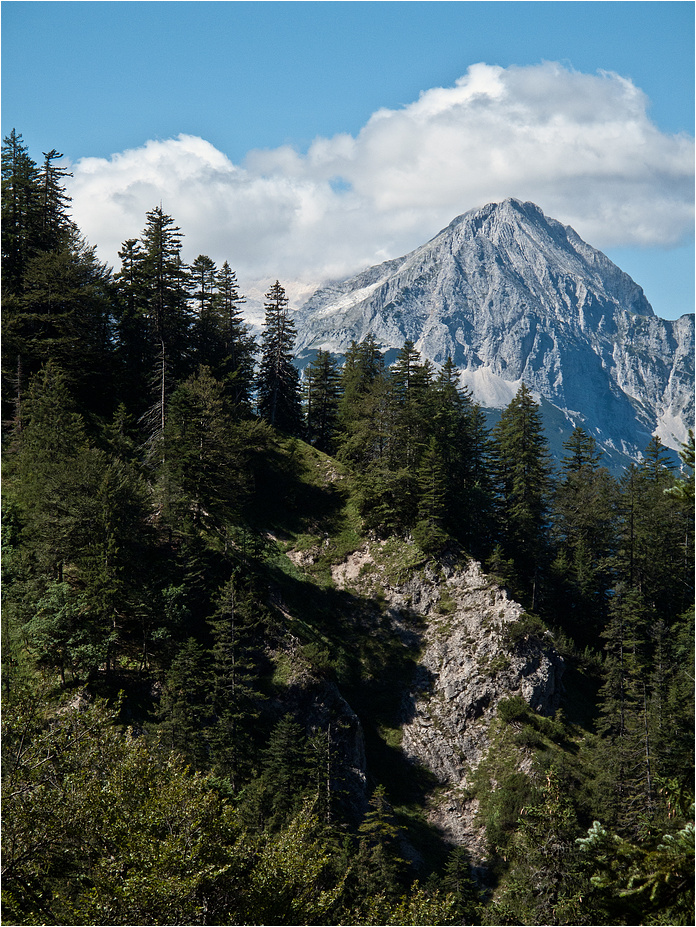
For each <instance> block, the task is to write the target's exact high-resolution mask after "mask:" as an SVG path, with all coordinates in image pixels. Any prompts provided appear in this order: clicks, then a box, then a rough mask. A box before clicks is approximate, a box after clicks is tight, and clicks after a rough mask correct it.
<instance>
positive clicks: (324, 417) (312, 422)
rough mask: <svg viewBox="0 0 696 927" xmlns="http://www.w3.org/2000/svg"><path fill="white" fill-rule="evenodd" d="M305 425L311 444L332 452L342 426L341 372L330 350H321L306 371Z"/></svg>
mask: <svg viewBox="0 0 696 927" xmlns="http://www.w3.org/2000/svg"><path fill="white" fill-rule="evenodd" d="M305 384H306V385H305V424H306V433H307V440H308V441H309V442H310V444H313V445H314V446H315V447H317V448H319V450H320V451H324V453H325V454H330V453H332V452H333V449H334V438H335V435H336V431H337V428H338V403H339V399H340V374H339V371H338V364H337V363H336V361H335V360H334V359H333V358H332V357H331V355H330V354H329V352H328V351H321V350H320V351H318V352H317V356H316V357H315V358H314V360H313V361H312V362H311V363H310V364H309V366H308V367H307V368H306V371H305Z"/></svg>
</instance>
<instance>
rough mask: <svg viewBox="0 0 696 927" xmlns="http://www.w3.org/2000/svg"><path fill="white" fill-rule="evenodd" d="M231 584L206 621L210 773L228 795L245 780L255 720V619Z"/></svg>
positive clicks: (248, 600)
mask: <svg viewBox="0 0 696 927" xmlns="http://www.w3.org/2000/svg"><path fill="white" fill-rule="evenodd" d="M238 585H239V584H238V583H237V582H235V580H234V579H231V580H230V581H229V582H228V583H226V584H225V586H224V587H223V589H222V590H221V592H220V595H219V597H218V607H217V610H216V612H215V615H214V616H213V618H212V620H211V629H212V634H213V639H214V645H213V650H212V653H213V668H212V669H213V690H212V708H213V713H214V722H213V725H212V728H211V732H210V742H211V748H212V760H213V767H214V770H215V773H216V775H218V776H220V777H222V778H224V779H227V781H228V782H229V783H230V786H231V787H232V789H233V790H234V791H236V790H237V789H238V788H239V787H240V783H241V782H242V781H243V778H244V777H245V776H246V775H248V773H249V770H250V767H251V766H252V764H253V760H254V749H253V748H254V740H255V738H254V733H255V726H256V723H257V719H258V717H259V707H258V706H259V703H260V701H261V694H260V692H259V690H258V685H257V677H258V662H257V659H256V657H255V650H256V648H257V646H258V642H257V640H256V637H257V634H258V630H259V626H260V623H261V622H260V617H259V616H258V614H257V613H256V611H257V606H256V603H255V602H254V601H253V599H252V598H251V597H250V596H249V595H248V594H243V593H240V592H239V591H238V588H237V587H238Z"/></svg>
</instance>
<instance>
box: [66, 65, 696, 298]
mask: <svg viewBox="0 0 696 927" xmlns="http://www.w3.org/2000/svg"><path fill="white" fill-rule="evenodd" d="M220 118H221V119H224V118H228V119H230V120H234V118H235V115H234V112H233V111H230V112H229V113H228V114H224V113H221V114H220ZM72 171H73V174H74V176H73V178H72V180H71V181H70V184H69V193H70V194H71V196H72V198H73V215H74V218H75V221H76V222H77V223H78V225H79V226H80V228H81V229H82V231H83V232H84V234H85V235H86V237H87V239H88V240H89V241H90V243H92V244H95V245H97V248H98V252H99V255H100V256H101V258H102V259H103V260H106V261H108V262H109V263H111V264H113V265H114V266H116V267H118V257H117V252H118V249H119V247H120V245H121V243H122V241H124V240H125V239H126V238H134V237H137V236H138V235H139V234H140V232H141V230H142V228H143V227H144V224H145V214H146V212H147V211H148V210H149V209H152V208H153V207H154V206H156V205H159V204H160V203H161V204H162V207H163V209H164V210H165V212H167V213H169V214H170V215H171V216H173V217H174V219H175V220H176V222H177V224H178V225H179V226H180V227H181V229H182V231H183V232H184V236H185V238H184V246H185V249H184V250H185V256H186V258H187V259H188V260H192V259H193V258H194V257H195V256H196V255H197V254H199V253H203V254H208V255H209V256H210V257H212V258H213V259H214V260H216V261H218V262H221V261H222V260H225V259H227V260H229V262H230V264H231V266H232V267H233V268H234V269H235V270H236V271H237V276H238V278H239V280H240V283H241V284H242V287H243V288H245V287H248V286H249V285H251V284H252V283H253V282H255V281H258V282H259V284H260V285H262V284H263V281H267V280H274V279H276V278H279V279H280V280H281V281H285V280H288V281H295V282H299V283H303V282H304V283H306V284H310V283H319V282H320V281H323V280H326V279H330V278H338V277H343V276H346V275H348V274H350V273H354V272H356V271H358V270H360V269H362V268H363V267H366V266H369V265H372V264H375V263H378V262H379V261H383V260H386V259H389V258H392V257H396V256H399V255H401V254H404V253H406V252H407V251H409V250H411V249H412V248H414V247H416V246H417V245H419V244H421V243H423V242H424V241H426V240H427V239H428V238H430V237H432V236H433V235H435V234H436V233H437V232H438V231H439V230H440V229H441V228H443V227H444V226H445V225H447V224H448V223H449V222H450V221H451V220H452V218H453V217H454V216H456V215H459V214H461V213H463V212H466V211H467V210H469V209H472V208H474V207H478V206H481V205H483V204H485V203H488V202H495V201H499V200H502V199H504V198H505V197H508V196H514V197H517V198H519V199H521V200H531V201H533V202H535V203H537V204H538V205H539V206H540V207H541V208H542V209H543V210H544V212H545V213H546V214H547V215H550V216H554V217H555V218H557V219H559V220H560V221H562V222H564V223H567V224H569V225H572V226H573V228H575V229H576V231H577V232H578V233H579V234H580V235H581V236H582V237H583V238H584V239H585V240H587V241H588V242H590V243H591V244H593V245H594V246H596V247H598V248H601V249H603V250H605V249H609V248H612V247H626V246H644V247H662V248H668V247H672V246H676V245H679V244H680V243H682V242H684V241H685V240H686V239H687V238H688V236H689V235H690V234H692V232H693V222H694V140H693V139H692V138H691V137H689V136H687V135H683V134H679V135H670V134H666V133H663V132H661V131H660V130H659V129H658V128H657V127H656V126H655V125H654V123H653V122H652V121H651V119H650V116H649V100H648V99H647V97H646V96H645V94H643V92H642V91H641V90H640V89H639V88H638V87H636V86H635V85H634V84H633V83H632V82H631V81H630V80H629V79H627V78H625V77H621V76H619V75H617V74H614V73H610V72H599V73H597V74H584V73H580V72H577V71H573V70H571V69H570V68H568V67H565V66H563V65H561V64H558V63H553V62H545V63H542V64H539V65H533V66H527V67H508V68H502V67H497V66H492V65H487V64H475V65H472V66H471V67H469V69H468V70H467V72H466V74H465V75H464V76H463V77H461V78H459V79H458V80H457V81H456V83H455V84H454V86H451V87H436V88H432V89H429V90H426V91H424V92H423V93H422V94H421V95H420V97H419V99H418V100H416V101H414V102H411V103H408V104H406V105H404V106H403V107H402V108H400V109H380V110H378V111H377V112H375V113H374V114H373V115H372V116H371V117H370V119H369V120H368V122H367V123H366V124H365V126H364V127H363V128H362V129H361V131H360V132H359V133H358V134H357V135H356V136H353V135H349V134H339V135H335V136H333V137H331V138H322V137H318V138H316V139H315V140H314V141H313V142H312V143H311V144H310V146H309V147H308V149H307V150H306V151H297V150H295V149H294V148H292V147H290V146H281V147H278V148H275V149H272V150H254V151H250V152H249V153H248V154H247V156H246V158H245V159H244V161H243V162H242V163H240V164H234V163H232V161H230V160H229V158H228V157H227V156H226V155H225V154H224V153H223V152H221V151H219V150H217V149H216V148H215V147H214V146H213V145H212V144H211V143H210V142H208V141H206V140H205V139H202V138H198V137H195V136H192V135H183V134H182V135H179V136H177V137H176V138H168V139H157V140H150V141H147V142H146V143H145V144H144V145H143V146H142V147H140V148H136V149H130V150H126V151H123V152H120V153H116V154H114V155H112V156H111V157H110V158H108V159H104V158H91V157H85V158H82V159H81V160H79V161H77V162H75V163H74V164H73V165H72Z"/></svg>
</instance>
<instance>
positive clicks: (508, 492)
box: [494, 383, 551, 608]
mask: <svg viewBox="0 0 696 927" xmlns="http://www.w3.org/2000/svg"><path fill="white" fill-rule="evenodd" d="M494 442H495V444H494V448H495V458H496V467H497V481H498V491H499V494H500V518H501V525H502V533H503V537H504V541H505V546H506V548H507V550H508V552H509V553H510V554H511V555H512V557H513V558H514V560H515V564H516V566H517V570H518V572H519V574H520V577H521V580H522V584H523V588H524V589H525V590H526V592H527V594H528V595H529V596H530V598H531V605H532V608H534V607H535V605H536V601H537V595H538V590H537V586H538V582H539V578H540V570H541V568H542V566H543V563H544V560H545V554H546V550H545V548H546V529H547V525H548V510H549V496H550V489H551V479H550V474H551V469H550V463H549V455H548V449H547V442H546V438H545V437H544V430H543V425H542V420H541V414H540V411H539V406H538V405H537V404H536V403H535V402H534V400H533V398H532V394H531V393H530V392H529V390H528V389H527V387H526V386H525V385H524V383H523V384H522V386H521V387H520V389H519V391H518V393H517V395H516V396H515V398H514V399H513V400H512V402H511V403H510V405H509V406H507V408H506V409H504V410H503V412H502V415H501V417H500V421H499V422H498V424H497V425H496V427H495V432H494Z"/></svg>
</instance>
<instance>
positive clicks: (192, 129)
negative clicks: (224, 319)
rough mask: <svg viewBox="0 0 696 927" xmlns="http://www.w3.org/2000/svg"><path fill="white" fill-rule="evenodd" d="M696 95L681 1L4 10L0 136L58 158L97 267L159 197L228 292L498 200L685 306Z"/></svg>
mask: <svg viewBox="0 0 696 927" xmlns="http://www.w3.org/2000/svg"><path fill="white" fill-rule="evenodd" d="M551 63H553V64H551ZM479 64H483V65H486V66H488V69H483V70H481V69H478V70H476V67H475V66H477V65H479ZM472 66H474V69H473V70H471V69H472ZM496 69H497V70H496ZM605 72H610V74H612V75H616V77H608V76H606V73H605ZM602 75H605V76H602ZM458 82H459V83H458ZM438 88H442V91H441V92H438ZM693 91H694V4H693V3H691V2H655V3H653V2H636V3H633V2H578V3H576V2H542V3H536V2H524V0H521V2H481V3H478V2H442V3H441V2H424V3H421V2H386V3H382V2H309V3H304V2H280V3H276V2H224V0H222V2H212V3H208V2H194V3H189V2H154V3H150V2H138V0H129V2H116V3H112V2H97V3H93V2H49V3H44V2H18V0H4V2H3V3H2V131H3V135H5V134H7V132H9V130H10V129H11V128H13V127H14V128H16V129H17V131H19V132H21V133H22V134H23V136H24V139H25V142H26V143H27V144H28V145H29V149H30V153H31V154H32V155H33V156H34V157H35V158H36V159H37V160H38V159H40V157H41V152H42V151H47V150H48V149H49V148H58V149H59V150H60V151H62V152H64V153H65V155H66V157H67V158H68V159H69V160H70V162H71V166H72V169H73V172H74V174H75V177H74V182H73V186H72V188H71V191H70V192H71V193H72V195H73V201H74V210H75V218H76V219H77V221H78V223H79V224H80V225H81V227H82V228H83V230H84V231H85V233H86V234H87V237H88V238H89V240H90V241H91V242H92V243H94V244H97V246H98V248H99V251H100V254H101V255H102V256H103V257H104V259H106V260H109V261H110V262H111V263H115V262H116V260H117V259H116V255H115V251H116V250H117V247H118V242H120V241H123V240H124V239H125V238H128V237H133V236H135V235H137V234H138V232H139V231H140V229H142V227H143V225H144V216H145V211H146V210H147V209H149V208H151V207H152V206H153V205H156V203H158V202H159V200H160V199H162V201H163V205H164V208H165V209H166V210H167V211H168V212H170V213H171V214H172V215H173V216H174V218H175V219H176V220H177V221H178V223H179V224H180V225H181V227H182V230H183V231H184V233H185V236H186V238H185V241H186V243H187V246H188V247H189V248H190V249H191V253H190V254H188V255H187V256H188V257H190V258H192V257H195V255H196V254H198V253H199V252H205V253H209V254H211V256H212V257H214V258H215V259H216V260H222V259H224V258H228V259H229V260H230V263H231V264H232V266H233V267H236V268H237V270H238V276H239V278H240V282H242V284H244V278H245V275H246V277H247V279H248V280H249V281H250V282H252V281H254V280H257V279H258V280H259V281H263V280H264V279H266V278H269V279H270V278H273V279H275V276H278V275H281V279H283V275H285V276H286V277H293V276H296V277H297V279H298V280H300V281H304V282H305V283H306V284H307V285H309V284H311V283H312V282H315V281H316V282H318V280H319V278H320V277H321V276H325V275H327V274H329V275H335V276H337V275H340V274H342V273H347V272H351V271H353V270H357V269H358V268H359V267H360V266H361V265H364V264H365V263H376V262H377V261H378V260H383V259H385V258H388V257H395V256H398V255H399V254H402V253H404V252H405V251H407V250H410V249H411V248H413V247H416V246H417V245H418V244H421V243H422V242H424V241H425V240H427V239H428V238H430V237H432V236H433V235H434V234H436V233H437V231H439V229H440V228H442V227H443V226H444V225H445V224H447V222H449V221H450V220H451V219H452V218H454V216H455V215H457V214H459V213H461V212H464V211H465V210H466V209H468V208H472V207H474V206H477V205H483V202H478V201H477V196H479V197H480V198H482V199H483V200H486V201H487V199H488V198H491V199H492V198H499V197H501V196H503V195H512V196H520V198H522V199H532V198H533V199H535V201H537V202H539V205H540V206H541V207H542V209H544V211H545V212H546V213H547V214H548V215H552V216H554V217H555V218H558V219H560V220H561V221H564V222H569V224H573V225H574V226H575V227H576V228H577V230H578V231H579V232H580V234H581V235H583V237H584V238H586V240H588V241H589V242H590V244H593V245H596V246H597V247H600V248H602V250H604V251H605V252H606V253H607V254H609V256H610V257H612V258H613V259H614V260H616V262H617V263H618V264H619V266H621V267H622V268H623V269H624V270H626V271H627V272H628V273H630V274H631V275H632V276H633V277H634V279H635V280H636V281H637V282H638V283H639V284H641V286H643V288H644V289H645V291H646V295H647V296H648V299H649V300H650V301H651V302H652V304H653V307H654V308H655V310H656V312H657V313H658V314H659V315H662V316H664V317H676V316H678V315H679V314H681V313H682V312H687V311H693V303H694V260H693V186H692V185H693V134H694V93H693ZM477 94H478V96H477ZM503 99H505V100H506V101H507V103H506V104H505V106H503V104H502V102H501V101H502V100H503ZM477 100H483V101H484V104H486V106H487V107H488V109H486V111H485V112H483V113H478V115H477V114H476V113H475V112H474V109H475V108H476V106H478V107H479V110H481V108H482V107H481V105H479V103H478V102H477ZM419 101H420V102H419ZM580 101H585V102H584V104H583V105H581V102H580ZM483 108H484V109H485V107H483ZM376 113H381V114H382V115H381V117H380V118H378V117H376V116H375V115H374V114H376ZM598 113H599V114H600V116H598V115H597V114H598ZM525 120H526V121H527V123H528V125H527V124H526V123H525ZM511 121H512V122H518V123H520V124H519V125H517V127H516V130H515V132H511V131H509V125H510V122H511ZM522 123H525V124H524V125H522ZM636 126H637V127H638V128H637V129H636ZM549 127H552V130H551V129H550V128H549ZM634 131H635V138H634V135H633V133H634ZM487 133H489V134H487ZM464 134H467V136H468V137H470V138H471V139H473V142H476V144H477V145H478V148H477V149H476V151H482V150H483V149H485V150H487V151H489V152H490V151H494V152H495V154H494V156H493V158H492V160H493V161H495V163H496V164H497V165H498V168H497V173H495V175H491V173H490V165H487V164H485V163H483V161H481V162H479V159H478V157H477V155H476V151H474V149H473V148H472V147H469V148H467V146H466V144H465V142H464V140H463V135H464ZM530 139H531V140H530ZM424 140H431V141H430V142H429V143H428V144H426V142H425V141H424ZM632 140H633V142H634V148H633V154H632V152H631V147H630V146H631V142H632ZM473 142H472V145H473ZM556 144H557V145H558V151H557V155H556V156H555V157H553V158H551V157H549V158H547V154H548V152H549V151H550V148H551V147H552V146H554V145H556ZM535 146H536V147H535ZM585 149H587V151H586V154H583V157H586V160H585V161H584V162H582V163H580V162H579V161H578V164H577V165H576V164H574V163H572V164H571V162H573V160H574V155H573V152H574V151H580V152H581V153H583V152H585ZM540 150H541V151H542V152H543V153H544V155H543V161H544V165H543V170H542V168H541V167H540V166H539V165H538V162H539V157H538V154H537V152H538V151H540ZM569 152H570V154H569ZM448 153H449V154H448ZM448 157H449V160H447V159H448ZM689 159H691V162H692V167H691V169H689V168H688V162H689ZM598 161H602V162H603V163H602V164H601V165H600V166H599V168H597V169H596V170H595V169H594V168H593V169H592V171H589V172H588V167H587V165H588V164H589V163H592V164H596V163H597V162H598ZM569 164H571V166H572V170H570V169H569V168H568V165H569ZM685 164H686V165H687V166H686V167H685ZM419 166H420V168H419ZM544 171H545V172H546V177H547V179H546V181H545V179H544ZM332 172H333V173H332ZM641 172H642V173H641ZM639 174H640V176H638V175H639ZM689 175H690V176H689ZM464 176H466V177H468V178H469V181H468V185H467V184H465V183H464V182H463V180H462V177H464ZM399 177H401V178H403V186H402V187H399V185H398V184H397V183H396V181H395V178H399ZM427 178H430V180H429V181H428V182H426V179H427ZM429 184H430V185H429ZM479 191H480V193H479ZM153 196H154V197H156V199H154V200H153V199H152V197H153ZM322 249H323V251H324V254H323V256H322V254H321V253H320V252H321V251H322ZM298 292H299V291H298Z"/></svg>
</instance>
